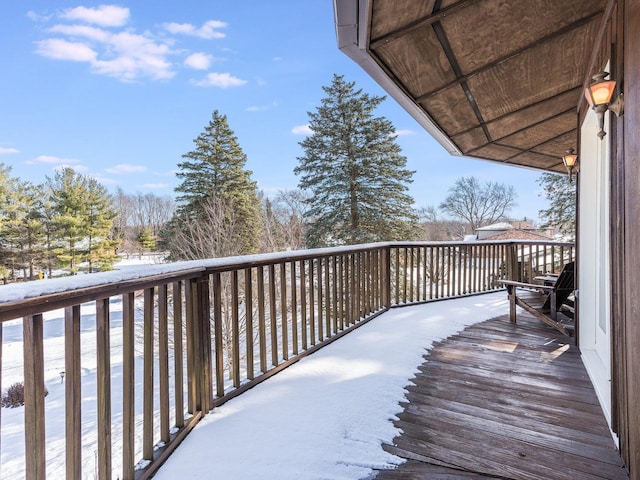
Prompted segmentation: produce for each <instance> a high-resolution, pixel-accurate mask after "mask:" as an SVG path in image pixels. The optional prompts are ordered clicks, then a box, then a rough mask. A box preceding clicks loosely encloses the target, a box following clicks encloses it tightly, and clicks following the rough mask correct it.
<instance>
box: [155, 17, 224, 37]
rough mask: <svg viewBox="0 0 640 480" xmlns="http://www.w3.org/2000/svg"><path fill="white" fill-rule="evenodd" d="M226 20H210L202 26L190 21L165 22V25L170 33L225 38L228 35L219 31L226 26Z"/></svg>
mask: <svg viewBox="0 0 640 480" xmlns="http://www.w3.org/2000/svg"><path fill="white" fill-rule="evenodd" d="M226 26H227V24H226V23H225V22H221V21H219V20H208V21H206V22H205V23H204V24H203V25H202V26H201V27H200V28H197V27H196V26H194V25H192V24H190V23H175V22H170V23H165V24H163V27H164V28H165V29H166V30H167V31H168V32H170V33H173V34H182V35H189V36H193V37H199V38H204V39H207V40H210V39H212V38H224V37H225V36H226V35H225V34H224V33H222V32H219V31H218V29H220V28H224V27H226Z"/></svg>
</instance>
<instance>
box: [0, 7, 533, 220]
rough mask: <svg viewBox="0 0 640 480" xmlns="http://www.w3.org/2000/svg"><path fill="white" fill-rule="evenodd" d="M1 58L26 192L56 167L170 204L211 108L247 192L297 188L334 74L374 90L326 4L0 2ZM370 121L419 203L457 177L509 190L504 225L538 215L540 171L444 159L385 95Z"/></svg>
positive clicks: (7, 120) (3, 125)
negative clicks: (376, 123) (396, 153)
mask: <svg viewBox="0 0 640 480" xmlns="http://www.w3.org/2000/svg"><path fill="white" fill-rule="evenodd" d="M0 59H1V61H2V64H3V65H4V68H3V72H2V74H1V75H0V162H3V163H5V164H6V165H11V166H12V167H13V174H14V175H15V176H18V177H20V178H22V179H25V180H31V181H33V182H34V183H40V182H42V181H44V179H45V176H46V175H52V174H53V172H54V170H55V169H56V168H60V167H61V166H63V165H64V166H70V167H73V168H74V169H76V170H77V171H78V172H81V173H83V174H86V175H91V176H93V177H95V178H97V179H98V180H99V181H100V182H102V183H103V184H104V185H105V186H106V187H107V188H109V189H110V190H115V188H117V187H118V186H120V187H121V188H122V189H123V190H125V191H126V192H129V193H135V192H141V193H146V192H153V193H156V194H158V195H164V194H169V195H172V194H173V188H174V187H175V186H176V185H177V180H176V178H175V175H174V173H175V170H176V168H177V164H178V163H179V162H180V161H181V155H182V154H184V153H186V152H188V151H190V150H192V148H193V139H195V138H196V137H197V136H198V135H199V134H200V133H201V132H202V131H203V129H204V127H205V126H206V125H207V124H208V122H209V120H210V119H211V114H212V112H213V110H215V109H217V110H219V111H220V113H222V114H226V115H227V118H228V122H229V126H230V127H231V129H232V130H233V131H234V132H235V134H236V136H237V137H238V140H239V143H240V145H241V146H242V148H243V150H244V152H245V153H246V154H247V159H248V160H247V168H248V169H249V170H251V171H252V172H253V179H254V180H256V181H257V182H258V185H259V188H261V189H263V190H264V191H265V193H266V194H267V195H271V194H275V193H276V192H277V191H279V190H284V189H293V188H296V186H297V183H298V179H297V177H296V176H295V175H294V174H293V169H294V167H295V166H296V165H297V159H296V157H298V156H300V155H301V153H302V152H301V149H300V146H299V144H298V142H300V141H301V140H302V139H303V138H304V135H305V132H306V128H305V126H306V124H307V121H308V116H307V112H309V111H315V109H316V107H317V106H319V104H320V99H321V98H322V97H323V96H324V92H323V90H322V86H326V85H329V84H330V83H331V80H332V76H333V74H334V73H337V74H340V75H344V77H345V80H347V81H355V82H356V86H357V87H359V88H362V89H363V90H364V91H365V92H367V93H369V94H373V95H384V94H385V92H384V91H383V90H382V89H381V88H380V87H379V86H378V85H377V84H376V83H375V82H374V81H373V80H372V79H370V78H369V76H368V75H367V74H366V73H365V72H364V71H363V70H361V69H360V67H359V66H358V65H356V64H355V63H354V62H353V61H351V60H350V59H349V58H348V57H347V56H346V55H344V54H343V53H342V52H340V51H339V50H338V48H337V46H336V37H335V29H334V23H333V6H332V2H331V1H330V0H304V1H301V0H271V1H264V0H246V1H244V2H231V1H228V0H227V1H223V0H210V1H206V2H205V1H202V0H181V1H180V2H173V1H169V2H158V1H157V0H154V1H149V0H137V1H121V2H119V3H113V4H111V3H106V2H89V1H79V2H74V1H68V2H67V1H58V0H39V1H30V0H21V1H11V2H3V5H2V7H0ZM376 114H377V115H381V116H385V117H387V118H388V119H389V120H391V122H392V123H393V125H394V126H395V128H396V130H397V132H398V134H399V136H398V143H399V144H400V146H401V147H402V149H403V154H404V155H405V156H406V157H407V158H408V167H409V168H411V169H413V170H416V174H415V175H414V183H413V184H412V186H411V189H410V194H411V195H412V196H413V197H414V199H415V201H416V205H417V206H428V205H434V206H437V205H438V204H439V203H440V202H441V201H442V200H444V198H445V197H446V195H447V190H448V189H449V188H450V187H451V186H452V185H453V184H454V182H455V181H456V179H457V178H459V177H460V176H463V175H464V176H468V175H474V176H476V177H478V178H479V179H480V180H481V181H498V182H503V183H507V184H510V185H513V186H514V187H515V188H516V189H517V190H518V192H519V198H518V206H517V207H516V208H514V209H513V210H512V214H513V216H517V217H523V216H527V217H528V218H532V217H533V218H537V213H538V210H539V209H540V208H543V207H544V206H545V201H544V199H542V198H541V197H540V196H539V195H538V192H539V186H538V185H537V183H536V179H537V178H538V177H539V175H540V173H539V172H537V171H533V170H527V169H521V168H515V167H506V166H501V165H497V164H493V163H490V162H484V161H479V160H471V159H464V158H459V157H452V156H450V155H449V154H447V153H446V152H445V151H444V149H443V148H442V147H441V146H440V145H439V144H438V143H437V142H436V141H435V140H433V139H432V138H431V137H430V136H429V135H428V134H426V133H425V132H424V131H422V129H421V128H420V126H419V125H418V124H417V123H416V122H415V121H414V120H413V119H412V118H411V117H410V116H409V115H408V114H407V113H406V112H405V111H404V110H402V108H400V107H399V106H398V105H396V104H395V102H394V101H393V100H392V99H390V98H388V99H387V100H386V101H385V102H384V103H383V104H382V105H381V106H380V107H379V108H378V109H377V111H376Z"/></svg>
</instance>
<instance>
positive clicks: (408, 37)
mask: <svg viewBox="0 0 640 480" xmlns="http://www.w3.org/2000/svg"><path fill="white" fill-rule="evenodd" d="M606 5H607V1H606V0H563V1H557V0H513V1H509V2H505V1H503V0H457V1H456V0H421V1H417V0H334V12H335V23H336V33H337V38H338V46H339V48H340V49H341V50H342V51H343V52H344V53H346V54H347V55H348V56H349V57H351V58H352V59H353V60H355V61H356V62H357V63H358V64H359V65H360V66H362V68H363V69H364V70H365V71H366V72H367V73H369V75H371V76H372V77H373V78H374V79H375V80H376V81H377V82H378V83H379V84H380V85H381V86H382V87H383V88H384V89H385V90H386V91H387V92H388V93H389V95H390V96H391V97H393V98H394V99H395V100H396V101H397V102H399V103H400V104H401V105H402V106H403V107H404V108H405V110H407V111H408V112H409V113H410V114H411V115H412V116H413V117H414V118H415V119H416V120H417V121H418V123H419V124H420V125H422V126H423V128H425V129H426V130H427V132H429V133H430V134H431V135H432V136H433V137H434V138H435V139H436V140H437V141H438V142H439V143H440V144H441V145H442V146H443V147H444V148H445V149H446V150H447V151H448V152H449V153H451V154H453V155H464V156H467V157H476V158H481V159H486V160H491V161H495V162H500V163H507V164H513V165H519V166H524V167H530V168H534V169H540V170H548V171H556V172H565V168H564V166H563V164H562V160H561V156H562V154H564V153H565V151H566V150H568V149H569V148H574V149H577V128H578V105H579V103H580V102H581V100H582V94H583V93H582V92H583V87H584V79H585V75H586V74H587V68H588V65H589V59H590V57H591V55H592V52H591V49H592V46H593V45H594V44H595V42H596V39H597V36H598V34H599V31H600V30H601V28H600V27H601V23H602V20H603V17H604V16H605V15H604V14H605V9H606Z"/></svg>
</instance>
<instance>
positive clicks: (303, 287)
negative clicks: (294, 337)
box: [300, 260, 309, 350]
mask: <svg viewBox="0 0 640 480" xmlns="http://www.w3.org/2000/svg"><path fill="white" fill-rule="evenodd" d="M306 263H307V261H306V260H302V261H300V314H301V318H300V333H301V336H302V349H303V350H306V349H307V348H309V340H308V335H307V328H308V327H307V291H308V290H307V275H306V272H307V269H306Z"/></svg>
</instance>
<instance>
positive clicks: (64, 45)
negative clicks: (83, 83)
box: [36, 25, 175, 81]
mask: <svg viewBox="0 0 640 480" xmlns="http://www.w3.org/2000/svg"><path fill="white" fill-rule="evenodd" d="M50 31H52V32H54V33H60V34H64V35H68V36H69V37H72V38H74V39H78V38H80V39H81V41H69V40H64V39H59V38H52V39H47V40H42V41H39V42H37V43H36V44H37V46H38V48H37V50H36V52H37V53H38V54H40V55H42V56H44V57H48V58H53V59H56V60H70V61H76V62H87V63H88V64H89V65H90V66H91V71H92V72H93V73H96V74H101V75H107V76H110V77H115V78H117V79H119V80H121V81H134V80H137V79H139V78H140V77H147V78H151V79H154V80H163V79H169V78H172V77H173V76H174V75H175V72H174V71H173V70H172V64H171V62H170V61H169V60H168V57H169V56H170V55H171V54H172V51H171V48H170V45H169V44H168V43H160V42H156V41H155V40H153V39H152V38H149V37H147V36H145V35H138V34H135V33H131V32H126V31H122V32H117V33H112V32H110V31H107V30H103V29H100V28H96V27H90V26H85V25H55V26H54V27H52V28H51V29H50Z"/></svg>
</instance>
